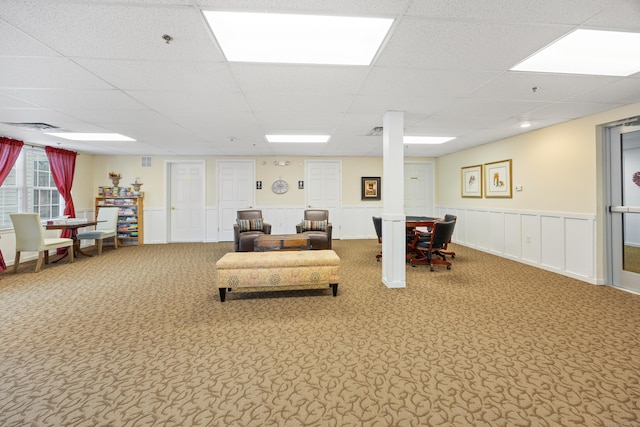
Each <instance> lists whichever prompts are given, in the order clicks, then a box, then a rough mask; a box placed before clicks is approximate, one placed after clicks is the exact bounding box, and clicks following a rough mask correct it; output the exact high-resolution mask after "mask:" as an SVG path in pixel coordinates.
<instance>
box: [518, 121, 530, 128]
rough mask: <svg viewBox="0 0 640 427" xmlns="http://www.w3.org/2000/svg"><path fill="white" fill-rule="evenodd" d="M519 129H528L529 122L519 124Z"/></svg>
mask: <svg viewBox="0 0 640 427" xmlns="http://www.w3.org/2000/svg"><path fill="white" fill-rule="evenodd" d="M520 127H521V128H530V127H531V122H522V123H520Z"/></svg>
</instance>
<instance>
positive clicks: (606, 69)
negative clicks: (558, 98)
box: [511, 29, 640, 92]
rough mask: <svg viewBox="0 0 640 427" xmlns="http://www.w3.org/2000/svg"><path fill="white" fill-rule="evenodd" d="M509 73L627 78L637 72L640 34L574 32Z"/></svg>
mask: <svg viewBox="0 0 640 427" xmlns="http://www.w3.org/2000/svg"><path fill="white" fill-rule="evenodd" d="M511 70H512V71H532V72H543V73H568V74H591V75H602V76H629V75H631V74H635V73H637V72H639V71H640V33H627V32H619V31H600V30H583V29H580V30H576V31H574V32H572V33H570V34H568V35H566V36H565V37H563V38H561V39H559V40H557V41H556V42H554V43H553V44H551V45H549V46H547V47H546V48H544V49H542V50H540V51H539V52H537V53H535V54H534V55H532V56H530V57H529V58H527V59H525V60H524V61H522V62H521V63H519V64H518V65H516V66H515V67H513V68H511ZM534 92H535V91H534Z"/></svg>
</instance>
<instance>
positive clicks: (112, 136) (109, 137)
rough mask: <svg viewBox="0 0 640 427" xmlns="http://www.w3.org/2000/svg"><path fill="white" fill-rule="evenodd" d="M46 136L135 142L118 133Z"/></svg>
mask: <svg viewBox="0 0 640 427" xmlns="http://www.w3.org/2000/svg"><path fill="white" fill-rule="evenodd" d="M45 133H46V134H47V135H51V136H55V137H58V138H64V139H69V140H72V141H135V139H133V138H129V137H128V136H125V135H121V134H119V133H82V132H45Z"/></svg>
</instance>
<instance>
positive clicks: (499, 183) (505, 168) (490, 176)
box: [484, 159, 512, 198]
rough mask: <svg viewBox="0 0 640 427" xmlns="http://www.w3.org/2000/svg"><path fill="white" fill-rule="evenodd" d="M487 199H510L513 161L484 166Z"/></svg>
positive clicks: (502, 161)
mask: <svg viewBox="0 0 640 427" xmlns="http://www.w3.org/2000/svg"><path fill="white" fill-rule="evenodd" d="M484 182H485V184H486V185H485V192H484V195H485V197H503V198H510V197H511V196H512V192H511V159H509V160H501V161H499V162H492V163H485V164H484Z"/></svg>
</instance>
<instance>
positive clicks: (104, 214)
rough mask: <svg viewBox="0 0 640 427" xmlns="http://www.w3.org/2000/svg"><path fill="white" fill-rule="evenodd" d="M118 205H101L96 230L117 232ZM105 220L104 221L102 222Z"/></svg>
mask: <svg viewBox="0 0 640 427" xmlns="http://www.w3.org/2000/svg"><path fill="white" fill-rule="evenodd" d="M119 210H120V209H119V208H118V207H101V208H99V209H98V218H97V220H98V223H97V224H96V231H106V232H114V233H115V232H116V231H117V230H118V211H119ZM101 221H104V222H101Z"/></svg>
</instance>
